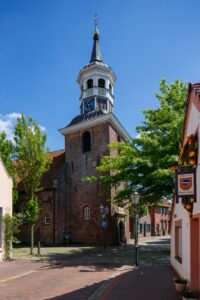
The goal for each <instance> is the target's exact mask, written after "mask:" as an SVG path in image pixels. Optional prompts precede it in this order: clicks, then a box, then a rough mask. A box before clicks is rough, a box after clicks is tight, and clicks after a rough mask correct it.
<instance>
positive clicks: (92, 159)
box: [59, 27, 130, 244]
mask: <svg viewBox="0 0 200 300" xmlns="http://www.w3.org/2000/svg"><path fill="white" fill-rule="evenodd" d="M115 80H116V77H115V74H114V73H113V71H112V69H111V68H110V67H109V66H108V65H107V64H105V63H104V61H103V58H102V55H101V51H100V46H99V32H98V29H97V27H96V28H95V30H94V34H93V48H92V54H91V58H90V62H89V63H88V64H87V65H85V66H84V67H83V68H82V69H81V70H80V72H79V74H78V78H77V82H78V84H79V86H80V114H79V115H78V116H76V117H75V118H73V119H72V121H71V122H70V123H69V124H68V125H67V126H66V127H64V128H62V129H60V130H59V131H60V133H61V134H62V135H63V136H64V138H65V160H66V164H67V174H66V182H67V183H66V184H67V199H66V207H67V211H66V228H65V232H66V234H67V235H70V236H71V239H72V242H78V243H90V244H91V243H102V241H103V236H106V239H107V242H108V243H110V244H116V243H118V242H119V241H120V240H122V239H123V237H124V234H125V235H126V238H127V239H129V213H128V209H125V208H124V207H118V206H117V205H114V204H111V203H110V202H108V200H109V199H111V198H112V197H113V195H114V193H115V189H114V188H110V187H109V188H108V187H105V186H103V185H102V184H100V183H98V182H97V183H86V182H84V181H83V180H82V179H83V178H84V177H88V176H96V175H97V174H98V173H97V171H96V166H98V165H99V163H100V160H101V158H102V156H104V155H111V153H110V152H109V150H108V147H107V146H108V144H110V143H113V142H115V141H123V140H127V139H130V136H129V134H128V133H127V131H126V130H125V129H124V127H123V126H122V124H121V123H120V122H119V120H118V119H117V118H116V116H115V115H114V113H113V110H114V95H113V92H114V84H115ZM102 205H103V206H104V207H106V206H107V207H108V209H109V212H108V215H107V221H108V222H107V225H108V226H107V227H106V228H102V227H101V226H100V224H101V214H100V206H102Z"/></svg>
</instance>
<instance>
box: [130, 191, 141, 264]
mask: <svg viewBox="0 0 200 300" xmlns="http://www.w3.org/2000/svg"><path fill="white" fill-rule="evenodd" d="M139 201H140V195H139V194H138V193H137V192H134V193H133V194H132V195H131V202H132V204H133V207H134V216H135V234H134V236H135V267H136V268H138V265H139V256H138V219H139V214H138V209H137V205H138V204H139Z"/></svg>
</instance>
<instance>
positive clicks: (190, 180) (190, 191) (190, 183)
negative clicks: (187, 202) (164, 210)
mask: <svg viewBox="0 0 200 300" xmlns="http://www.w3.org/2000/svg"><path fill="white" fill-rule="evenodd" d="M176 196H177V199H178V198H179V197H181V198H182V199H184V198H188V197H192V198H193V199H194V201H195V198H196V169H189V170H184V169H180V170H178V171H177V172H176Z"/></svg>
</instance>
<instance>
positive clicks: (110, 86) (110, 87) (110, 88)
mask: <svg viewBox="0 0 200 300" xmlns="http://www.w3.org/2000/svg"><path fill="white" fill-rule="evenodd" d="M109 90H110V91H111V92H112V85H111V84H110V83H109Z"/></svg>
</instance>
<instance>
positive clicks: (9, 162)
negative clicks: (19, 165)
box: [0, 131, 18, 204]
mask: <svg viewBox="0 0 200 300" xmlns="http://www.w3.org/2000/svg"><path fill="white" fill-rule="evenodd" d="M14 153H15V146H14V145H13V143H12V141H10V140H8V139H7V135H6V133H5V132H4V131H3V132H1V133H0V157H1V159H2V160H3V163H4V165H5V167H6V170H7V172H8V174H9V175H10V176H11V177H12V179H13V203H14V204H15V203H16V200H17V199H18V193H17V187H16V174H15V171H14V167H13V156H14Z"/></svg>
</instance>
